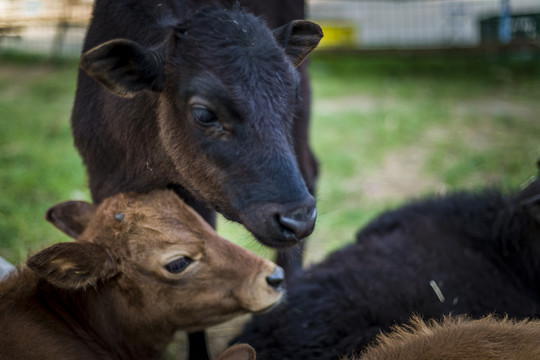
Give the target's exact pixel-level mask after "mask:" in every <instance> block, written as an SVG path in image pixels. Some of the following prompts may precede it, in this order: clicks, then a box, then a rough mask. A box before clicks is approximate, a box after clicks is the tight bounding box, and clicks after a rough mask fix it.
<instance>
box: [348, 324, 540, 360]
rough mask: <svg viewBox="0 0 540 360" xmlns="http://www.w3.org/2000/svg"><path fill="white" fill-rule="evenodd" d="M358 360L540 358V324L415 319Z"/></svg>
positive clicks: (385, 336)
mask: <svg viewBox="0 0 540 360" xmlns="http://www.w3.org/2000/svg"><path fill="white" fill-rule="evenodd" d="M353 359H356V360H386V359H392V360H433V359H437V360H532V359H540V321H539V320H522V321H516V320H510V319H508V318H504V319H496V318H494V317H493V316H488V317H485V318H482V319H479V320H471V319H469V318H466V317H456V318H452V317H446V318H444V320H443V321H441V322H436V321H430V322H428V323H426V322H424V321H423V320H422V319H420V318H417V317H415V318H413V319H412V321H411V324H410V325H408V326H400V327H396V328H394V329H393V331H392V332H390V333H388V334H381V335H379V336H378V338H377V343H376V344H375V345H374V346H372V347H370V348H368V349H367V350H366V351H365V352H364V353H363V354H362V356H358V357H353Z"/></svg>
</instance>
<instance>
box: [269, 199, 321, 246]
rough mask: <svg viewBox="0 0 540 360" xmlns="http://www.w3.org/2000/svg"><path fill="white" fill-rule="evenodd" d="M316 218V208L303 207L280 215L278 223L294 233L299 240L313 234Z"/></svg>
mask: <svg viewBox="0 0 540 360" xmlns="http://www.w3.org/2000/svg"><path fill="white" fill-rule="evenodd" d="M316 218H317V209H316V208H314V207H313V208H312V207H303V208H300V209H296V210H294V211H291V212H289V213H286V214H279V215H278V222H279V224H280V225H281V226H282V227H283V228H284V229H285V230H288V231H290V232H292V233H293V234H294V235H295V236H296V238H297V239H302V238H304V237H306V236H308V235H309V234H311V232H312V231H313V227H314V225H315V219H316Z"/></svg>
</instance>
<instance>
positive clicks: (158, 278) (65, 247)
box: [27, 190, 283, 331]
mask: <svg viewBox="0 0 540 360" xmlns="http://www.w3.org/2000/svg"><path fill="white" fill-rule="evenodd" d="M47 219H48V220H49V221H51V222H52V223H53V224H54V225H56V226H57V227H58V228H60V229H61V230H63V231H64V232H66V233H68V234H69V235H71V236H73V237H75V238H76V239H77V240H76V241H75V242H66V243H59V244H56V245H53V246H51V247H49V248H47V249H45V250H43V251H41V252H39V253H38V254H36V255H34V256H33V257H31V258H30V259H29V260H28V262H27V263H28V266H29V267H30V268H31V269H32V270H33V271H34V272H36V273H37V274H38V275H39V276H40V277H42V278H43V279H45V280H47V281H48V282H50V283H52V284H53V285H55V286H57V287H59V288H64V289H71V290H75V289H85V288H88V287H90V286H93V287H95V288H96V289H101V290H100V291H99V292H100V293H107V294H109V295H108V298H107V299H106V300H105V299H104V300H105V301H107V302H108V303H109V305H108V306H110V307H116V309H115V311H116V312H118V313H120V314H121V316H122V318H123V319H126V321H128V322H130V326H134V327H136V326H137V321H141V322H142V323H144V324H146V325H145V326H151V325H152V324H160V326H164V327H166V328H169V329H174V330H178V329H181V330H187V331H193V330H198V329H202V328H205V327H208V326H211V325H214V324H217V323H219V322H222V321H225V320H228V319H230V318H232V317H233V316H236V315H239V314H243V313H247V312H261V311H265V310H267V309H269V308H271V307H272V306H273V305H275V304H276V303H277V302H279V301H280V299H281V297H282V288H281V286H282V285H281V283H282V281H283V272H282V270H281V268H279V267H277V266H276V265H275V264H273V263H272V262H270V261H268V260H265V259H262V258H260V257H258V256H256V255H255V254H253V253H251V252H249V251H247V250H245V249H243V248H241V247H239V246H236V245H234V244H232V243H230V242H229V241H227V240H225V239H223V238H220V237H219V236H218V235H217V234H216V233H215V232H214V230H213V229H212V228H211V227H210V226H209V225H208V224H207V223H206V222H205V221H204V220H203V219H202V218H201V217H200V216H199V215H198V214H197V213H196V212H195V211H194V210H193V209H191V208H190V207H188V206H187V205H186V204H185V203H183V202H182V201H181V200H180V199H179V198H178V197H177V196H176V195H175V194H174V193H173V192H172V191H169V190H155V191H153V192H150V193H147V194H135V193H130V194H119V195H116V196H114V197H111V198H108V199H106V200H105V201H104V202H102V203H101V204H100V205H99V206H95V205H91V204H88V203H85V202H80V201H72V202H66V203H62V204H59V205H57V206H55V207H53V208H51V209H50V210H49V211H48V213H47ZM128 319H129V320H128Z"/></svg>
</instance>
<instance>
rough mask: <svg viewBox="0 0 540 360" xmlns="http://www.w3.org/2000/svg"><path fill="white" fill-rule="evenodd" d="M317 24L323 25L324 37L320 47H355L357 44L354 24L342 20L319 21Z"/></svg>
mask: <svg viewBox="0 0 540 360" xmlns="http://www.w3.org/2000/svg"><path fill="white" fill-rule="evenodd" d="M315 22H316V23H317V24H319V25H320V26H321V27H322V30H323V34H324V37H323V38H322V40H321V42H320V44H319V47H325V48H326V47H345V48H350V47H354V46H355V45H356V44H355V28H354V25H353V24H351V23H349V22H347V21H341V20H333V21H317V20H315Z"/></svg>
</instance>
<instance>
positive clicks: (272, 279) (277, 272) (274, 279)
mask: <svg viewBox="0 0 540 360" xmlns="http://www.w3.org/2000/svg"><path fill="white" fill-rule="evenodd" d="M284 280H285V272H284V271H283V268H282V267H281V266H276V268H275V269H274V272H273V273H272V275H270V276H268V277H267V278H266V282H267V283H268V285H270V286H271V287H273V288H274V289H279V288H280V287H281V285H282V284H283V281H284Z"/></svg>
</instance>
